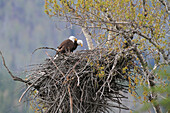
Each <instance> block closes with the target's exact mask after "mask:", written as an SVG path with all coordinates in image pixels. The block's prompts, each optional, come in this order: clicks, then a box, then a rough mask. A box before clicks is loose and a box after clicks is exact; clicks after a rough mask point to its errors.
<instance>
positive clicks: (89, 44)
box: [82, 27, 94, 50]
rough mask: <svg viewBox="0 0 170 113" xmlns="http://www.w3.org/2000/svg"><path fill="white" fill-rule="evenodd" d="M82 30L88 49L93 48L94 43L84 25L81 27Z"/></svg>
mask: <svg viewBox="0 0 170 113" xmlns="http://www.w3.org/2000/svg"><path fill="white" fill-rule="evenodd" d="M82 31H83V34H84V36H85V37H86V41H87V45H88V48H89V50H92V49H93V48H94V45H93V42H92V38H91V35H90V33H89V31H88V29H87V28H86V27H82Z"/></svg>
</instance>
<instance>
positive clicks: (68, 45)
mask: <svg viewBox="0 0 170 113" xmlns="http://www.w3.org/2000/svg"><path fill="white" fill-rule="evenodd" d="M77 46H78V44H77V40H75V41H74V42H73V41H71V40H70V39H67V40H64V41H63V42H62V43H61V44H60V45H59V46H58V47H57V48H58V52H60V53H66V52H73V51H74V50H75V49H76V48H77Z"/></svg>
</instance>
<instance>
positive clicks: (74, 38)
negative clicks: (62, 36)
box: [69, 36, 77, 43]
mask: <svg viewBox="0 0 170 113" xmlns="http://www.w3.org/2000/svg"><path fill="white" fill-rule="evenodd" d="M69 39H70V40H71V41H72V42H73V43H74V41H77V38H76V37H75V36H70V37H69Z"/></svg>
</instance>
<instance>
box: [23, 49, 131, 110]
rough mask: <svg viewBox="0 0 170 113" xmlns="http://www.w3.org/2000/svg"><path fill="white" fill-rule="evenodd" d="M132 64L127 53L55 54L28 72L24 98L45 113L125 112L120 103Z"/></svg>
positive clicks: (103, 50)
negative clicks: (114, 110) (56, 55)
mask: <svg viewBox="0 0 170 113" xmlns="http://www.w3.org/2000/svg"><path fill="white" fill-rule="evenodd" d="M132 62H133V58H132V56H131V55H130V52H129V51H126V52H121V54H120V52H119V53H116V52H115V51H113V50H109V49H104V48H102V49H95V50H82V51H77V52H75V53H70V54H66V55H65V54H64V55H63V54H58V57H56V59H54V58H52V57H49V58H48V59H46V60H45V62H44V63H42V64H38V65H36V66H33V67H32V69H31V70H30V71H29V75H28V77H27V79H28V80H29V85H28V88H27V89H26V92H27V97H29V98H30V99H32V101H31V102H32V103H33V104H34V105H35V106H34V107H36V104H38V105H39V106H38V108H39V110H43V111H45V112H46V113H69V112H74V113H76V112H78V113H98V112H109V111H110V110H111V109H110V108H112V107H113V108H119V109H125V110H128V107H126V106H125V105H123V104H122V102H121V99H122V98H127V97H126V96H124V95H123V94H124V93H122V92H125V93H127V92H128V82H129V80H128V79H127V78H128V76H130V75H128V72H129V71H131V69H133V65H132V64H133V63H132ZM131 82H132V81H131Z"/></svg>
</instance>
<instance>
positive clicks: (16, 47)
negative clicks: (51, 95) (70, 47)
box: [0, 0, 87, 113]
mask: <svg viewBox="0 0 170 113" xmlns="http://www.w3.org/2000/svg"><path fill="white" fill-rule="evenodd" d="M58 23H59V24H58ZM64 26H65V25H64V24H63V23H60V22H59V21H56V20H55V21H54V20H52V19H50V18H49V17H48V16H47V15H46V14H45V13H44V1H41V0H15V1H14V0H0V50H1V51H2V53H3V55H4V57H5V59H6V64H7V66H8V67H9V68H10V69H11V71H12V72H13V73H14V74H15V75H17V76H23V77H24V76H25V75H24V73H21V72H23V71H25V70H26V69H27V67H28V65H30V64H32V63H33V62H34V63H35V61H42V60H43V59H45V57H47V55H46V54H45V53H44V51H39V52H37V53H35V54H34V55H33V56H31V54H32V52H33V51H34V50H35V49H36V48H38V47H42V46H48V47H54V48H56V47H57V46H58V45H59V44H60V43H61V42H62V41H63V40H65V39H66V38H68V37H69V36H70V35H74V36H76V37H77V38H78V39H83V36H82V34H79V33H81V31H78V32H77V30H78V28H74V27H73V28H72V29H64ZM61 27H62V28H63V29H62V30H58V29H57V28H61ZM75 31H76V32H75ZM84 42H85V40H84ZM86 48H87V46H86V43H85V44H84V47H83V48H78V49H86ZM53 53H54V52H51V55H52V54H53ZM24 88H25V87H24V86H23V84H20V83H18V82H14V81H13V80H12V79H11V78H10V75H9V74H8V73H7V71H6V70H5V68H4V66H3V64H2V60H0V113H32V111H31V110H30V108H29V104H22V103H20V104H19V102H18V99H19V97H20V96H21V94H22V92H23V89H24Z"/></svg>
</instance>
